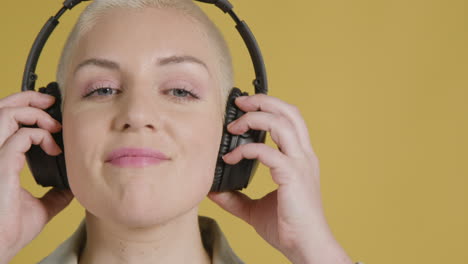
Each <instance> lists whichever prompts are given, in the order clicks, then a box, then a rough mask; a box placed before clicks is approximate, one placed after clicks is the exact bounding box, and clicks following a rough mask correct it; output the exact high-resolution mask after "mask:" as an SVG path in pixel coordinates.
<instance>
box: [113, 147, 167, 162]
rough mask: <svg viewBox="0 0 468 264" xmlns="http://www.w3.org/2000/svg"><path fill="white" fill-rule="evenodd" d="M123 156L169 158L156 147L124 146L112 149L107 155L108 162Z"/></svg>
mask: <svg viewBox="0 0 468 264" xmlns="http://www.w3.org/2000/svg"><path fill="white" fill-rule="evenodd" d="M121 157H153V158H156V159H161V160H167V159H169V158H168V157H167V156H166V155H165V154H164V153H162V152H160V151H158V150H155V149H150V148H132V147H124V148H117V149H114V150H113V151H111V152H110V153H109V154H108V155H107V157H106V162H108V161H111V160H114V159H118V158H121Z"/></svg>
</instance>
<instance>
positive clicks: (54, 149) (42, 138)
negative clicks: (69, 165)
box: [0, 127, 62, 175]
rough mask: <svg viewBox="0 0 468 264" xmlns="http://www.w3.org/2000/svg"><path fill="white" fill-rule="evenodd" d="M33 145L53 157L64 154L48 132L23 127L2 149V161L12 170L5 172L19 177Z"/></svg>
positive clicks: (0, 155) (0, 150)
mask: <svg viewBox="0 0 468 264" xmlns="http://www.w3.org/2000/svg"><path fill="white" fill-rule="evenodd" d="M32 144H34V145H40V146H41V148H42V149H43V150H44V151H45V152H46V153H47V154H49V155H51V156H56V155H58V154H60V153H61V152H62V150H61V149H60V147H59V146H58V145H57V143H56V142H55V140H54V138H53V137H52V135H51V134H50V133H49V132H48V131H46V130H44V129H40V128H27V127H22V128H20V129H19V130H18V131H17V132H16V133H15V134H13V135H12V136H11V137H10V138H8V139H7V140H6V141H5V144H3V146H2V147H1V148H0V159H1V160H2V161H3V162H5V164H9V166H6V168H8V169H9V170H12V171H11V172H5V173H6V174H7V175H18V174H19V173H20V171H21V169H22V168H23V165H24V153H25V152H26V151H28V150H29V149H30V148H31V145H32ZM18 157H21V158H18ZM10 165H11V166H10ZM6 168H3V169H6Z"/></svg>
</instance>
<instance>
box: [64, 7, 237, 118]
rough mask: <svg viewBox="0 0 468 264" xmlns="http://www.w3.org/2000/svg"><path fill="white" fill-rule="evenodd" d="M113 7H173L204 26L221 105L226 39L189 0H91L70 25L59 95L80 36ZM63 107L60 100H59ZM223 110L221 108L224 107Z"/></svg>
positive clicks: (229, 80)
mask: <svg viewBox="0 0 468 264" xmlns="http://www.w3.org/2000/svg"><path fill="white" fill-rule="evenodd" d="M113 8H129V9H144V8H159V9H163V8H170V9H176V10H178V11H180V12H182V14H184V15H186V16H188V17H191V18H194V19H195V20H196V21H198V22H199V23H200V24H201V25H202V26H203V27H204V29H205V30H206V33H207V35H208V37H209V38H210V39H211V40H212V41H213V43H214V44H215V45H214V46H215V52H217V53H218V54H217V55H218V56H217V57H218V67H219V69H218V72H219V81H220V83H221V98H222V101H223V102H222V105H223V108H224V106H225V103H226V99H227V96H228V94H229V91H230V90H231V88H232V87H233V69H232V59H231V54H230V52H229V48H228V46H227V43H226V41H225V39H224V37H223V35H222V34H221V32H220V31H219V29H218V28H217V27H216V25H215V24H214V23H213V22H212V21H211V20H210V19H209V18H208V16H207V15H206V14H205V13H204V12H203V11H202V10H201V9H200V7H198V6H197V5H196V4H195V3H194V1H192V0H94V1H92V3H91V4H89V5H88V6H87V7H86V8H85V10H84V11H83V12H82V13H81V15H80V17H79V18H78V21H77V22H76V24H75V26H74V27H73V29H72V31H71V33H70V35H69V36H68V39H67V42H66V43H65V46H64V48H63V50H62V55H61V57H60V61H59V65H58V69H57V75H56V78H57V82H58V84H59V87H60V90H61V92H62V97H63V98H64V97H65V90H66V89H65V83H66V78H67V73H68V72H69V67H70V66H71V65H70V64H71V58H72V56H73V52H74V51H75V48H76V45H77V43H78V41H79V39H80V38H81V37H82V36H83V35H84V34H85V33H86V32H87V31H89V30H90V29H91V28H92V27H93V26H94V25H95V24H96V23H97V20H98V18H99V16H101V15H103V14H104V13H105V12H107V11H109V10H111V9H113ZM62 110H63V104H62ZM223 110H224V109H223Z"/></svg>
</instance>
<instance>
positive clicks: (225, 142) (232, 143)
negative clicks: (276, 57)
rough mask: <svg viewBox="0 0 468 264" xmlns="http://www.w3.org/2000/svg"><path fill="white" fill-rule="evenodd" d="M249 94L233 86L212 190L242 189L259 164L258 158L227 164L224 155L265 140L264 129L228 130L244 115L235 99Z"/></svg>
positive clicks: (227, 105)
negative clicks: (229, 125)
mask: <svg viewBox="0 0 468 264" xmlns="http://www.w3.org/2000/svg"><path fill="white" fill-rule="evenodd" d="M244 95H248V93H245V92H242V91H241V90H239V89H238V88H233V89H232V90H231V93H230V94H229V97H228V101H227V104H226V116H225V121H224V125H223V135H222V137H221V144H220V148H219V152H218V159H217V162H216V169H215V175H214V180H213V185H212V187H211V191H215V192H220V191H233V190H241V189H243V188H245V187H247V185H248V184H249V182H250V181H251V179H252V176H253V174H254V172H255V170H256V168H257V166H258V161H257V160H247V159H242V160H241V161H240V162H239V163H237V164H235V165H230V164H226V163H225V162H224V160H223V159H222V157H223V156H224V155H225V154H227V153H229V152H230V151H232V150H233V149H235V148H236V147H238V146H240V145H243V144H248V143H253V142H265V132H264V131H248V132H246V133H244V134H242V135H232V134H230V133H229V132H228V131H227V125H228V124H229V123H231V122H232V121H234V120H236V119H238V118H240V117H241V116H242V115H244V112H243V111H242V110H240V109H239V108H238V107H237V106H236V105H235V103H234V102H235V99H236V98H237V97H239V96H244Z"/></svg>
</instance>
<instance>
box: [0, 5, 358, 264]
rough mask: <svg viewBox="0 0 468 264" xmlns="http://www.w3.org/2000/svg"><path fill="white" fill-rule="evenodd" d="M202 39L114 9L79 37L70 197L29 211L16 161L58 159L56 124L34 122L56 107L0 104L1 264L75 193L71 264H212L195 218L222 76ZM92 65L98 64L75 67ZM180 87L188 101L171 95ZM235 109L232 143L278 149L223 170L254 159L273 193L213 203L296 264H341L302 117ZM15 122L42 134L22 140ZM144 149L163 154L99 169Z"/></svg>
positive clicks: (218, 196)
mask: <svg viewBox="0 0 468 264" xmlns="http://www.w3.org/2000/svg"><path fill="white" fill-rule="evenodd" d="M116 18H118V19H116ZM174 32H177V34H174ZM205 36H206V34H204V32H203V29H202V27H200V25H198V24H197V23H196V22H195V21H194V20H193V19H190V18H187V17H185V16H183V15H182V14H180V13H179V12H177V11H175V10H168V9H166V10H158V9H144V10H142V11H135V10H122V9H113V10H111V11H109V12H108V13H106V14H104V15H103V16H102V17H100V20H99V22H98V23H97V25H96V26H95V27H93V28H92V29H91V30H90V31H89V32H87V33H86V34H85V35H84V36H83V37H82V38H81V39H80V42H79V43H78V46H77V47H78V48H77V50H76V52H75V53H74V56H73V58H72V67H70V68H71V69H72V70H71V71H70V73H68V75H67V79H66V89H67V93H66V94H67V96H66V98H65V101H64V112H63V133H64V143H65V149H66V162H67V170H68V176H69V181H70V185H71V189H72V191H73V194H71V193H70V192H66V191H65V192H60V191H56V190H51V191H50V192H49V193H47V194H46V195H45V196H44V197H43V198H40V199H37V198H34V197H32V196H31V195H30V194H29V193H28V192H27V191H25V190H23V189H22V188H21V187H20V185H19V176H18V175H19V172H20V170H21V168H22V167H23V166H24V152H26V151H27V149H28V148H29V146H30V145H31V144H40V145H41V147H42V148H43V149H44V150H45V151H46V152H47V153H49V154H50V155H57V154H58V153H59V152H60V149H59V148H58V146H57V145H56V144H55V143H54V142H53V140H52V138H51V136H50V133H51V132H56V131H59V130H60V129H61V126H60V124H57V123H56V122H54V121H53V120H51V119H52V118H50V116H48V115H47V114H45V112H43V111H42V110H41V109H45V108H47V107H48V106H50V105H51V104H52V103H53V100H54V99H53V98H51V97H50V96H47V95H42V94H39V93H36V92H26V93H20V94H14V95H12V96H9V97H7V98H3V99H1V100H0V127H1V128H2V130H1V131H0V181H1V182H0V212H8V213H6V214H0V216H1V217H0V233H1V234H2V235H1V236H0V238H3V240H2V239H0V255H2V256H7V257H6V261H7V262H8V260H9V259H10V258H11V257H13V256H14V255H15V254H16V252H18V251H19V250H20V249H21V248H22V247H24V246H25V245H26V244H28V243H29V242H30V241H31V240H32V239H33V238H34V237H35V236H36V235H37V234H38V233H39V232H40V231H41V230H42V228H43V227H44V225H45V224H46V223H47V222H48V221H49V220H50V219H51V218H52V217H53V216H54V215H55V214H57V213H58V212H59V211H61V210H62V209H63V208H64V207H66V206H67V205H68V203H69V202H70V200H71V199H72V197H73V195H74V196H75V197H76V198H77V200H78V201H79V202H80V203H81V204H82V205H83V206H84V207H85V208H86V210H87V213H86V224H87V244H86V247H85V249H84V251H83V253H82V256H81V258H80V263H81V264H84V263H147V262H151V261H153V262H154V260H155V259H156V260H158V261H160V262H161V263H187V262H188V261H187V260H190V261H189V262H190V263H210V260H209V258H208V255H207V253H206V252H205V251H204V249H203V246H202V244H201V238H200V235H199V231H198V223H197V211H198V204H199V203H200V201H201V200H202V199H203V198H204V197H205V196H206V195H207V193H208V191H209V189H210V187H211V182H212V177H213V171H214V165H215V158H216V155H217V152H218V144H217V142H219V141H220V137H221V131H222V129H221V127H222V123H221V122H222V109H221V107H220V105H221V103H220V102H221V100H222V99H221V98H220V90H219V78H218V76H219V72H218V71H217V69H218V67H219V66H218V65H217V64H216V58H215V56H216V55H215V54H214V53H213V52H211V50H212V47H211V46H210V45H213V44H212V43H211V42H210V40H209V39H207V38H206V37H205ZM173 56H179V57H183V56H190V57H191V58H196V59H197V60H198V61H201V62H202V64H203V65H202V64H200V63H197V62H193V59H192V60H191V61H190V60H189V61H187V60H185V61H184V60H182V62H181V60H171V59H168V58H173ZM92 58H97V59H99V60H100V61H101V63H96V62H94V63H91V64H90V63H88V64H87V65H85V66H82V67H78V66H79V65H84V64H83V62H85V61H87V60H89V59H92ZM185 58H186V57H185ZM103 60H106V61H112V62H113V64H112V65H111V64H109V63H102V61H103ZM168 61H169V63H168ZM116 65H118V68H117V67H116ZM77 67H78V68H79V69H78V70H75V69H76V68H77ZM103 87H107V89H103ZM181 87H183V88H186V89H189V90H191V91H192V92H194V93H195V94H197V97H198V99H196V98H194V97H191V96H190V95H187V94H186V93H180V90H178V91H179V92H176V90H173V89H174V88H178V89H179V88H181ZM94 89H100V90H96V91H94V92H92V91H93V90H94ZM86 95H88V96H86ZM84 96H86V97H84ZM236 104H237V105H238V106H239V108H241V109H242V110H244V111H245V112H247V114H245V115H244V116H243V117H241V118H240V119H238V120H237V121H235V122H233V123H231V124H230V125H229V127H228V129H229V131H230V132H231V133H233V134H242V133H243V132H245V131H247V130H248V129H260V130H266V131H269V133H270V135H271V138H272V140H273V141H274V142H275V144H276V145H277V146H276V148H275V147H270V146H267V145H265V144H247V145H243V146H241V147H238V148H236V149H235V150H233V151H232V152H231V153H229V154H227V155H225V156H224V160H225V161H226V162H227V163H230V164H235V163H237V162H238V161H239V160H240V159H242V158H249V159H251V158H257V159H259V161H260V162H262V163H263V164H264V165H266V166H268V167H269V168H270V172H271V176H272V179H273V181H274V182H275V183H276V184H277V185H278V188H277V189H276V190H274V191H272V192H271V193H269V194H267V195H266V196H265V197H263V198H261V199H258V200H252V199H250V198H249V197H247V196H246V195H244V194H242V193H240V192H227V193H210V194H209V197H210V198H211V199H212V200H213V201H214V202H216V203H217V204H219V205H220V206H221V207H222V208H224V209H226V210H227V211H229V212H231V213H232V214H234V215H236V216H237V217H239V218H241V219H243V220H244V221H246V222H247V223H248V224H250V225H252V226H253V227H254V228H255V230H256V231H257V233H258V234H260V235H261V236H262V237H263V238H264V239H265V240H266V241H267V242H268V243H270V244H271V245H272V246H274V247H275V248H277V249H278V250H279V251H281V252H282V253H283V254H284V255H285V256H286V257H287V258H288V259H289V260H291V262H293V263H308V264H309V263H314V264H315V263H351V261H350V259H349V257H348V256H347V255H346V253H345V252H344V251H343V249H342V248H341V247H340V245H339V244H338V243H337V242H336V240H335V239H334V237H333V235H332V234H331V232H330V229H329V227H328V225H327V222H326V219H325V217H324V214H323V209H322V202H321V198H320V180H319V162H318V159H317V157H316V155H315V153H314V151H313V149H312V146H311V144H310V141H309V135H308V131H307V127H306V125H305V123H304V121H303V119H302V117H301V115H300V112H299V111H298V109H297V108H296V107H294V106H292V105H289V104H287V103H285V102H283V101H281V100H279V99H277V98H274V97H271V96H266V95H253V96H248V97H241V98H238V99H237V100H236ZM19 123H21V124H34V123H37V124H38V126H39V128H36V129H31V128H19V126H18V124H19ZM214 143H216V144H214ZM143 146H144V147H149V148H152V149H157V150H159V151H161V152H163V153H164V154H165V155H166V156H167V157H168V160H167V161H164V162H162V163H160V164H157V165H151V166H147V167H144V168H124V169H122V168H117V167H115V166H113V165H110V164H108V163H106V157H107V155H108V154H109V153H110V152H111V151H112V150H114V149H115V148H118V147H143ZM181 183H183V184H181ZM31 219H34V221H32V220H31ZM18 220H19V221H18ZM7 262H4V263H7ZM0 263H1V261H0Z"/></svg>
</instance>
